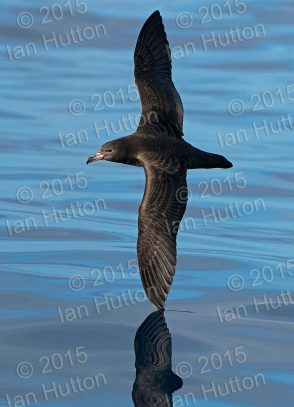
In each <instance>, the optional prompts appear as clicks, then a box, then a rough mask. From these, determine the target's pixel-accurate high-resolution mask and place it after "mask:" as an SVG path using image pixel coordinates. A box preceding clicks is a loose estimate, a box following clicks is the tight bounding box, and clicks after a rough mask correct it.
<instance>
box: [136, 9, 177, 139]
mask: <svg viewBox="0 0 294 407" xmlns="http://www.w3.org/2000/svg"><path fill="white" fill-rule="evenodd" d="M134 61H135V80H136V84H137V87H138V90H139V94H140V98H141V104H142V114H141V119H140V123H139V127H138V131H139V132H140V130H141V131H143V130H144V132H146V126H147V127H148V126H153V127H157V132H158V133H159V134H160V133H163V134H167V135H168V136H174V137H177V138H181V137H182V136H183V132H182V129H183V104H182V100H181V98H180V95H179V94H178V92H177V90H176V88H175V86H174V84H173V81H172V75H171V71H172V66H171V57H170V49H169V44H168V41H167V37H166V33H165V30H164V26H163V23H162V18H161V15H160V13H159V11H155V12H154V13H153V14H152V15H151V16H150V17H149V18H148V20H147V21H146V22H145V24H144V25H143V27H142V29H141V32H140V34H139V37H138V40H137V45H136V48H135V54H134Z"/></svg>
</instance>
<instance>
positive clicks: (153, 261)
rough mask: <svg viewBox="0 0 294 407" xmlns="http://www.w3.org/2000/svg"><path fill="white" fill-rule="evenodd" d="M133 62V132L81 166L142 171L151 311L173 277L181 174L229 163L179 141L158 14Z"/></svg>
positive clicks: (144, 261)
mask: <svg viewBox="0 0 294 407" xmlns="http://www.w3.org/2000/svg"><path fill="white" fill-rule="evenodd" d="M134 59H135V79H136V84H137V87H138V89H139V93H140V98H141V103H142V114H141V120H140V123H139V126H138V129H137V131H136V132H135V133H134V134H132V135H130V136H126V137H121V138H119V139H116V140H113V141H110V142H108V143H105V144H104V145H103V146H102V148H101V149H100V151H99V152H98V153H97V154H96V156H93V157H89V159H88V161H87V163H89V162H92V161H96V160H100V159H104V160H108V161H113V162H118V163H122V164H128V165H134V166H138V167H143V168H144V171H145V175H146V185H145V191H144V197H143V200H142V203H141V206H140V209H139V223H138V226H139V236H138V244H137V251H138V259H139V266H140V273H141V279H142V283H143V286H144V289H145V291H146V293H147V296H148V298H149V299H150V300H151V302H152V303H153V304H154V305H155V306H156V307H157V308H164V304H165V300H166V297H167V294H168V292H169V289H170V286H171V284H172V280H173V276H174V273H175V267H176V236H177V233H178V228H179V225H180V222H181V220H182V217H183V215H184V213H185V210H186V205H187V195H188V194H187V181H186V173H187V170H190V169H198V168H230V167H232V164H231V163H230V162H229V161H228V160H227V159H226V158H224V157H223V156H221V155H218V154H213V153H207V152H205V151H202V150H199V149H197V148H196V147H193V146H192V145H191V144H189V143H187V142H186V141H185V140H184V139H183V105H182V101H181V98H180V96H179V94H178V92H177V90H176V88H175V86H174V84H173V82H172V78H171V61H170V50H169V46H168V42H167V38H166V34H165V31H164V26H163V23H162V18H161V16H160V14H159V12H158V11H155V12H154V13H153V14H152V15H151V16H150V17H149V18H148V20H147V21H146V22H145V24H144V25H143V28H142V30H141V32H140V34H139V37H138V41H137V45H136V48H135V55H134Z"/></svg>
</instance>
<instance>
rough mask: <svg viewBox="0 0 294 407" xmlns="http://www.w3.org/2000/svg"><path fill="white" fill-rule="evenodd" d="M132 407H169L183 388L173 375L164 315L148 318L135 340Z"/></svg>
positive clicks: (158, 313) (179, 380) (155, 313)
mask: <svg viewBox="0 0 294 407" xmlns="http://www.w3.org/2000/svg"><path fill="white" fill-rule="evenodd" d="M134 347H135V354H136V380H135V383H134V386H133V392H132V397H133V401H134V404H135V407H171V406H172V393H173V392H174V391H176V390H177V389H179V388H181V387H182V385H183V381H182V379H181V378H180V377H179V376H177V375H176V374H174V373H173V371H172V340H171V335H170V332H169V330H168V327H167V325H166V322H165V318H164V313H163V311H155V312H153V313H152V314H151V315H149V316H148V317H147V318H146V319H145V321H144V322H143V323H142V325H141V326H140V327H139V328H138V330H137V333H136V337H135V344H134Z"/></svg>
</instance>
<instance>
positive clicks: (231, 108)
mask: <svg viewBox="0 0 294 407" xmlns="http://www.w3.org/2000/svg"><path fill="white" fill-rule="evenodd" d="M52 4H53V5H52ZM54 4H55V5H54ZM56 4H57V3H53V2H45V3H44V4H43V3H42V6H40V5H38V4H37V3H36V2H33V3H29V4H28V3H27V2H25V1H21V0H12V1H10V2H7V4H6V5H3V6H2V12H1V17H0V18H1V38H2V46H1V60H0V66H1V71H2V75H1V78H0V81H1V108H0V117H1V129H2V132H1V161H0V166H1V176H2V184H1V186H2V187H1V190H0V194H1V195H0V196H1V229H0V233H1V263H2V268H1V288H0V290H1V303H2V307H1V311H2V312H1V328H0V330H1V338H0V343H1V368H0V369H1V385H0V386H1V392H0V400H1V401H0V403H1V407H2V406H7V405H8V406H27V405H40V406H43V405H44V406H63V405H70V406H80V405H87V406H94V405H95V406H97V405H98V406H104V407H105V406H113V405H116V404H119V405H121V406H129V405H131V404H132V388H133V383H134V381H135V376H136V372H135V353H134V338H135V333H136V331H137V329H138V327H139V326H140V325H141V323H142V322H143V321H144V320H145V318H146V317H147V316H148V315H149V314H150V313H151V312H152V311H153V307H152V306H151V304H150V303H149V302H147V301H145V298H144V295H143V292H142V286H141V282H140V278H139V276H138V269H137V262H136V238H137V208H138V206H139V204H140V201H141V198H142V194H143V188H144V182H145V179H144V174H143V171H141V170H140V169H139V168H131V167H127V166H122V165H117V164H112V163H109V162H107V163H106V162H101V163H99V164H97V165H93V166H88V167H87V166H86V165H85V159H86V158H87V157H88V156H89V155H92V154H93V153H95V152H96V151H97V149H98V147H99V145H100V144H103V143H104V142H105V141H106V140H109V139H112V138H116V137H119V136H122V135H126V134H131V133H132V132H133V130H134V129H135V120H136V117H137V115H139V113H140V105H139V101H138V98H137V93H136V91H135V88H134V86H133V83H134V79H133V49H134V44H135V42H136V38H137V35H138V32H139V29H140V28H141V26H142V24H143V22H144V20H145V19H146V18H147V17H148V15H149V14H150V13H151V12H152V11H154V10H155V9H157V8H158V7H159V5H158V3H157V2H154V1H151V2H145V1H143V2H142V1H141V2H135V1H128V2H126V3H124V4H122V3H121V2H118V1H112V2H111V4H109V2H106V1H100V0H99V1H92V0H91V1H90V0H87V2H86V5H85V3H83V2H77V3H75V2H74V1H73V0H72V1H69V2H62V1H59V2H58V4H59V5H61V7H60V6H58V5H56ZM217 4H218V6H217V5H215V3H212V2H209V3H207V2H204V1H199V2H197V3H196V2H190V1H184V2H178V4H175V3H174V4H170V2H167V1H163V2H161V4H160V11H161V13H162V15H163V17H164V22H165V26H166V31H167V34H168V37H169V41H170V45H171V48H172V54H173V76H174V82H175V83H176V86H177V88H178V90H179V92H180V94H181V96H182V99H183V103H184V107H185V124H184V132H185V137H186V140H187V141H189V142H191V143H192V144H194V145H196V146H197V147H199V148H201V149H204V150H207V151H211V152H215V153H219V154H223V155H225V156H226V157H227V158H228V159H229V160H230V161H232V162H233V164H234V167H233V168H232V169H230V170H221V169H215V170H209V171H208V170H199V171H193V172H191V173H190V174H189V188H190V192H191V194H190V195H191V197H190V202H189V206H188V210H187V212H186V214H185V217H184V219H183V223H182V227H181V229H182V230H181V233H180V234H179V237H178V265H177V273H176V277H175V280H174V284H173V286H172V290H171V293H170V295H169V299H168V302H167V311H166V312H165V319H166V323H167V326H168V329H169V332H170V334H171V337H172V343H173V346H172V351H173V355H172V363H173V370H174V372H175V373H176V374H177V375H178V376H181V377H182V378H183V387H182V388H181V389H179V390H178V391H177V392H176V393H174V395H173V397H174V406H176V407H178V406H193V405H195V404H196V405H198V406H202V405H203V406H207V407H210V406H213V407H224V406H231V407H237V406H238V407H239V406H240V407H241V406H242V407H247V406H250V407H251V406H267V407H268V406H277V405H282V406H286V405H290V404H291V400H292V399H293V395H294V393H293V361H294V360H293V303H294V297H293V298H292V297H291V295H292V292H293V291H292V290H293V276H294V272H293V267H294V266H293V265H294V260H293V175H292V174H293V150H292V149H291V147H292V146H293V141H292V140H290V138H291V137H292V136H293V130H292V128H291V127H292V120H293V119H292V110H293V109H292V105H293V101H294V82H293V75H292V72H293V58H292V53H293V52H292V51H293V17H294V8H293V4H292V3H291V2H290V1H283V2H274V1H268V2H253V1H247V2H246V3H245V5H244V3H241V2H240V3H238V2H236V3H234V2H233V1H230V2H226V3H224V2H222V1H221V2H218V3H217ZM228 4H229V6H230V8H229V6H228ZM42 7H43V9H42ZM48 7H51V10H52V11H51V12H50V13H49V14H48V10H47V8H48ZM201 7H202V8H201ZM203 7H204V8H203ZM86 8H87V10H86ZM23 12H26V13H27V12H29V14H23ZM52 12H53V14H52ZM209 20H211V21H209ZM17 22H18V25H17ZM21 26H23V27H21ZM95 26H96V28H95ZM78 29H79V30H80V36H81V37H80V39H79V40H78V41H77V37H76V36H77V35H78V34H77V30H78ZM229 30H231V31H229ZM70 32H71V33H72V34H71V35H72V36H71V37H69V35H70V34H69V33H70ZM229 32H231V34H228V33H229ZM237 32H238V33H237ZM73 33H74V34H73ZM91 36H93V39H92V40H90V39H88V40H87V39H86V37H89V38H90V37H91ZM246 36H247V37H246ZM68 38H69V39H68ZM246 38H247V39H246ZM50 39H51V42H49V41H50ZM209 41H210V42H209ZM66 42H67V43H68V44H66ZM77 99H78V101H77ZM72 101H74V102H72ZM129 115H130V116H129ZM287 290H288V291H287ZM262 302H263V304H261V303H262ZM103 303H104V304H103ZM180 311H181V312H180ZM162 324H164V320H163V321H162ZM162 326H164V325H162ZM151 331H152V330H151ZM149 334H150V331H149V330H147V334H146V335H147V336H146V338H147V339H148V338H149V336H148V335H149ZM162 335H163V336H162V337H161V336H159V338H158V341H159V343H163V345H164V346H163V348H164V347H165V346H168V347H169V346H170V344H169V342H166V340H167V339H166V338H168V336H166V335H167V331H166V329H165V328H164V330H163V334H162ZM146 338H144V337H143V339H141V340H140V341H141V342H140V346H142V347H143V349H144V346H145V343H147V345H146V346H147V347H148V343H149V342H148V340H149V339H148V340H147V339H146ZM162 338H165V339H162ZM154 341H155V339H154ZM151 342H152V341H151ZM140 349H141V348H140ZM150 349H151V350H150ZM164 349H165V348H164ZM149 351H150V354H151V356H150V357H151V359H152V354H153V358H155V359H154V360H155V361H156V360H157V359H156V355H157V353H156V352H158V349H157V348H156V346H155V349H153V348H152V346H151V348H150V346H149ZM140 352H141V351H140ZM140 352H139V353H140ZM154 352H155V353H154ZM154 355H155V356H154ZM160 355H161V356H160ZM164 355H166V357H167V358H170V356H169V351H168V352H167V353H166V354H164V352H163V356H162V354H161V351H160V352H159V356H158V355H157V356H158V357H159V359H160V358H161V359H160V363H159V365H160V366H161V363H162V361H164V360H166V359H165V358H164ZM146 358H147V357H146ZM140 360H141V359H140ZM148 360H149V359H148ZM154 360H153V362H154ZM23 362H26V364H23ZM143 362H144V363H145V362H146V361H144V358H143V359H142V360H141V361H140V363H141V364H142V363H143ZM147 362H148V361H147ZM137 363H139V362H138V360H137ZM144 363H143V364H144ZM148 363H149V362H148ZM151 364H152V363H151ZM140 366H141V365H140ZM148 366H149V365H148ZM143 370H144V369H143ZM144 371H145V370H144ZM138 372H139V370H138V366H137V380H143V383H145V381H146V388H145V387H144V386H143V388H145V390H146V389H147V390H148V391H147V390H146V391H147V393H146V394H147V396H146V394H145V396H144V394H143V395H141V396H142V397H141V399H140V398H139V399H140V400H141V402H140V403H141V404H140V403H139V402H138V399H136V400H137V401H136V403H137V405H140V406H141V405H142V406H143V405H150V406H151V405H155V404H154V399H153V404H152V401H150V400H149V401H148V402H147V401H146V400H147V399H148V397H149V396H150V392H152V391H155V390H154V388H152V386H151V385H150V383H151V382H150V380H151V381H152V380H153V379H154V372H153V371H152V369H151V370H148V372H149V373H148V374H150V375H151V377H153V379H150V377H149V376H148V375H147V376H148V377H149V378H147V379H146V377H145V376H144V375H143V376H140V373H138ZM157 373H158V372H157ZM157 373H156V374H157ZM161 373H162V372H161ZM95 375H96V376H95ZM97 375H98V376H97ZM152 375H153V376H152ZM95 377H96V379H95ZM142 377H143V379H142ZM156 377H157V376H156ZM158 377H159V379H158V380H159V382H160V380H161V379H160V377H161V376H160V375H159V376H158ZM168 377H169V379H166V380H167V382H168V383H169V385H170V376H168ZM71 379H72V380H78V379H79V380H80V381H81V383H82V384H80V386H81V387H80V388H78V387H73V385H71V387H70V388H69V393H68V394H67V395H66V396H62V394H61V393H60V390H58V389H57V390H56V387H54V386H58V385H60V386H63V391H64V392H65V390H64V389H66V384H68V383H70V380H71ZM95 380H96V381H95ZM162 380H163V379H162ZM164 380H165V379H164ZM164 380H163V381H162V382H161V384H158V382H157V381H156V380H155V383H157V384H156V386H157V387H156V386H155V387H156V389H157V390H156V391H158V389H161V386H164V383H165V381H164ZM174 380H176V379H174ZM230 380H231V384H228V383H229V381H230ZM234 380H235V382H234V383H235V384H232V381H234ZM237 380H239V382H238V383H239V384H236V383H237ZM242 380H243V381H242ZM76 383H77V382H76ZM147 383H149V384H148V385H147ZM152 383H153V382H152ZM177 383H178V382H177ZM149 385H150V386H151V387H150V386H149ZM217 385H219V386H220V387H219V388H218V387H216V386H217ZM68 386H69V384H68ZM75 386H78V385H77V384H76V385H75ZM148 386H149V387H148ZM234 386H235V387H234ZM246 386H247V387H246ZM50 389H51V392H50V391H49V390H50ZM54 389H55V390H54ZM152 389H153V390H152ZM209 389H210V391H209ZM165 390H166V389H165ZM172 390H174V387H173V386H171V387H170V388H169V392H171V391H172ZM61 391H62V390H61ZM143 393H144V392H143ZM155 393H156V392H155ZM156 394H157V395H156ZM156 394H155V395H154V397H158V393H156ZM144 397H147V398H145V399H144ZM165 397H167V396H166V395H165ZM142 400H143V401H142ZM144 400H145V402H144ZM165 401H166V403H167V401H168V398H165ZM17 403H18V404H17ZM148 403H149V404H148ZM166 405H168V404H166Z"/></svg>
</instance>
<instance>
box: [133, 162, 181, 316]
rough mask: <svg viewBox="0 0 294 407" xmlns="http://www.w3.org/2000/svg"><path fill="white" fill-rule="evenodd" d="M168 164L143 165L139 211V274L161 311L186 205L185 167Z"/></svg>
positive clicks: (169, 283) (152, 299)
mask: <svg viewBox="0 0 294 407" xmlns="http://www.w3.org/2000/svg"><path fill="white" fill-rule="evenodd" d="M161 164H162V161H161ZM167 164H168V163H165V165H163V166H152V165H151V164H150V163H144V169H145V174H146V185H145V192H144V198H143V201H142V203H141V206H140V209H139V236H138V245H137V248H138V259H139V266H140V274H141V279H142V283H143V286H144V289H145V292H146V294H147V296H148V298H149V299H150V301H151V302H152V303H153V304H154V305H155V306H156V307H157V308H164V304H165V300H166V297H167V294H168V292H169V289H170V286H171V284H172V280H173V276H174V273H175V267H176V237H177V233H178V227H179V225H180V222H181V219H182V217H183V215H184V213H185V210H186V205H187V180H186V165H185V163H181V162H179V161H177V162H176V163H175V162H173V163H172V164H173V165H172V166H170V168H169V167H168V165H167ZM171 168H172V169H171Z"/></svg>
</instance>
